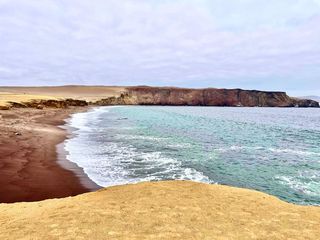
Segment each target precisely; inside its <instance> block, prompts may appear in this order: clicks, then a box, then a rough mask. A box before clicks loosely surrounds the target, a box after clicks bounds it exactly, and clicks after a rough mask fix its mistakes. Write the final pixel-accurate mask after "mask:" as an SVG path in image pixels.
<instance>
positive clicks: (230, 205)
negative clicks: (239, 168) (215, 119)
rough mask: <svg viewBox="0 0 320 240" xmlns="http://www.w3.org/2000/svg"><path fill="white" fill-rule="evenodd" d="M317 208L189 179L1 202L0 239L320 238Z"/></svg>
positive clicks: (319, 217) (319, 218)
mask: <svg viewBox="0 0 320 240" xmlns="http://www.w3.org/2000/svg"><path fill="white" fill-rule="evenodd" d="M319 238H320V208H319V207H307V206H296V205H293V204H288V203H285V202H283V201H280V200H279V199H277V198H275V197H272V196H269V195H266V194H263V193H260V192H256V191H251V190H246V189H238V188H232V187H226V186H220V185H207V184H200V183H194V182H187V181H171V182H170V181H169V182H168V181H167V182H153V183H150V182H148V183H139V184H135V185H125V186H117V187H110V188H107V189H104V190H100V191H98V192H94V193H87V194H83V195H79V196H76V197H70V198H65V199H53V200H47V201H43V202H35V203H17V204H1V205H0V239H319Z"/></svg>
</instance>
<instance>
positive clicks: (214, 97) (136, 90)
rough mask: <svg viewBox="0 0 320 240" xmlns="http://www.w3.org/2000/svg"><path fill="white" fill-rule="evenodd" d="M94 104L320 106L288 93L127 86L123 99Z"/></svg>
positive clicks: (113, 98) (111, 98) (104, 100)
mask: <svg viewBox="0 0 320 240" xmlns="http://www.w3.org/2000/svg"><path fill="white" fill-rule="evenodd" d="M94 104H97V105H173V106H228V107H319V103H318V102H316V101H313V100H308V99H298V98H291V97H289V96H288V95H287V94H286V93H285V92H266V91H257V90H242V89H218V88H206V89H188V88H174V87H145V86H141V87H128V88H126V91H124V92H123V93H122V94H121V95H120V96H118V97H110V98H106V99H101V100H99V101H97V102H95V103H94Z"/></svg>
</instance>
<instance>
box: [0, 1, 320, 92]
mask: <svg viewBox="0 0 320 240" xmlns="http://www.w3.org/2000/svg"><path fill="white" fill-rule="evenodd" d="M65 84H68V85H70V84H81V85H152V86H180V87H219V88H220V87H221V88H222V87H223V88H243V89H259V90H281V91H287V92H288V93H289V94H291V95H293V96H304V95H320V0H90V1H87V0H0V85H7V86H8V85H11V86H12V85H19V86H20V85H21V86H25V85H33V86H36V85H65Z"/></svg>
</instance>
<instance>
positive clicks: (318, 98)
mask: <svg viewBox="0 0 320 240" xmlns="http://www.w3.org/2000/svg"><path fill="white" fill-rule="evenodd" d="M298 98H301V99H310V100H314V101H317V102H320V96H304V97H298Z"/></svg>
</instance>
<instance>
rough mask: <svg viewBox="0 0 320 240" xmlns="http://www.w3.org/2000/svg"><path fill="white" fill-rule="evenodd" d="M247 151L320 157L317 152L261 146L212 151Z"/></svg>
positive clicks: (231, 147)
mask: <svg viewBox="0 0 320 240" xmlns="http://www.w3.org/2000/svg"><path fill="white" fill-rule="evenodd" d="M243 150H244V151H247V150H260V151H261V150H262V151H267V152H268V151H269V152H273V153H288V154H293V155H301V156H320V153H319V152H311V151H300V150H294V149H288V148H265V147H263V146H258V147H249V146H236V145H234V146H230V147H225V148H216V149H214V151H216V152H222V153H225V152H229V151H243Z"/></svg>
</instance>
